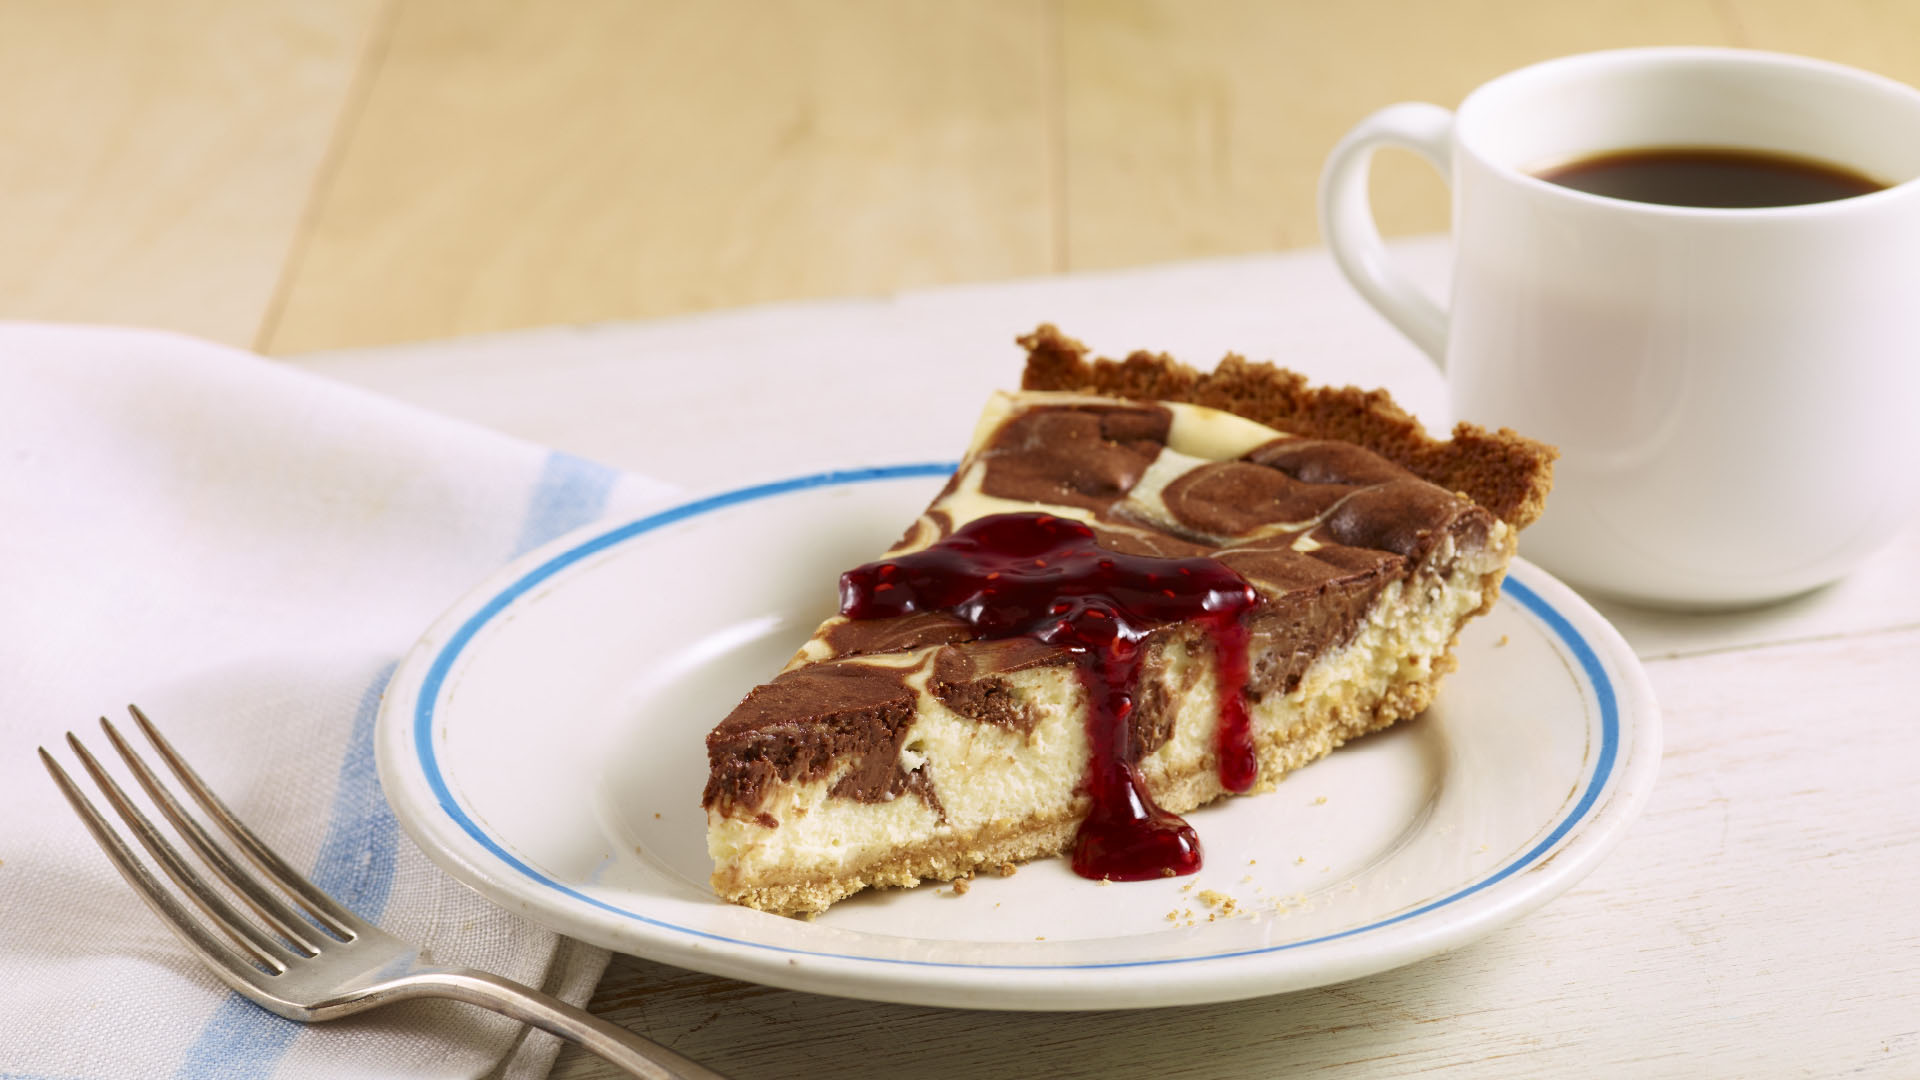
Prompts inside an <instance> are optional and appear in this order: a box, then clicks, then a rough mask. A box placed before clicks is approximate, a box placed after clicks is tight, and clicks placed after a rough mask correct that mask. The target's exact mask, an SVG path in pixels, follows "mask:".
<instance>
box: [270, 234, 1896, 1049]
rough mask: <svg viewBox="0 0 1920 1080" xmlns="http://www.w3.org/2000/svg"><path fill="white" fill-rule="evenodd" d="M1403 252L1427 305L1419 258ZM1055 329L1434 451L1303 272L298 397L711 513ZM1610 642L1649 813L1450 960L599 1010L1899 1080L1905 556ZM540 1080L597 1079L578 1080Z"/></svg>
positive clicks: (617, 335)
mask: <svg viewBox="0 0 1920 1080" xmlns="http://www.w3.org/2000/svg"><path fill="white" fill-rule="evenodd" d="M1402 250H1403V254H1404V255H1405V256H1406V257H1407V258H1408V259H1410V260H1411V261H1412V263H1413V264H1414V265H1415V266H1416V268H1417V269H1418V270H1419V271H1420V272H1422V273H1423V274H1424V275H1425V276H1426V277H1427V279H1428V280H1429V281H1430V282H1431V283H1434V284H1438V283H1439V282H1440V279H1441V278H1442V277H1443V276H1444V274H1443V271H1442V269H1441V268H1442V264H1443V261H1444V249H1443V247H1442V246H1441V245H1439V244H1438V243H1435V242H1431V241H1427V242H1414V243H1411V244H1408V245H1404V246H1403V249H1402ZM1041 319H1049V320H1052V321H1055V322H1057V323H1059V324H1060V325H1061V326H1062V327H1063V328H1064V329H1066V330H1067V331H1068V332H1069V333H1073V334H1076V335H1077V336H1081V337H1083V338H1084V339H1086V340H1087V341H1088V342H1089V343H1090V344H1092V345H1094V346H1095V347H1096V348H1097V349H1099V350H1100V351H1102V352H1103V353H1107V354H1113V353H1116V352H1119V351H1123V350H1125V349H1127V348H1130V347H1134V346H1151V347H1155V348H1164V349H1167V350H1169V351H1172V352H1174V353H1175V354H1176V355H1180V356H1182V357H1183V358H1186V359H1189V360H1191V361H1193V362H1195V363H1198V364H1201V365H1207V364H1211V363H1212V362H1213V361H1214V360H1215V359H1217V358H1218V356H1219V354H1220V353H1221V352H1223V351H1224V350H1226V349H1228V348H1235V349H1238V350H1240V351H1243V352H1246V353H1248V354H1250V355H1252V356H1254V357H1255V358H1276V359H1279V360H1281V361H1283V362H1285V363H1288V364H1289V365H1291V366H1294V367H1296V368H1299V369H1301V370H1304V371H1307V372H1308V373H1310V374H1312V375H1314V376H1315V377H1317V378H1320V379H1323V380H1334V381H1338V382H1355V383H1360V384H1365V385H1385V386H1388V387H1390V388H1392V389H1393V391H1394V392H1395V394H1396V396H1397V397H1399V398H1400V399H1401V400H1402V401H1403V402H1404V403H1406V404H1408V405H1409V406H1410V407H1411V408H1413V409H1414V410H1415V411H1416V412H1417V413H1419V414H1420V415H1421V416H1422V417H1424V418H1426V419H1427V421H1428V423H1429V425H1430V426H1439V425H1441V424H1443V423H1445V422H1447V421H1448V417H1447V413H1446V406H1445V398H1444V388H1443V386H1442V385H1441V383H1440V381H1439V378H1438V376H1437V375H1436V374H1435V373H1434V372H1432V371H1431V370H1430V369H1428V368H1427V367H1426V366H1425V363H1424V361H1423V360H1421V359H1420V358H1419V357H1418V356H1417V354H1415V353H1414V352H1413V350H1412V348H1411V347H1410V346H1407V345H1405V344H1404V343H1402V342H1400V341H1399V340H1397V339H1396V338H1395V337H1394V336H1393V334H1392V332H1391V331H1389V330H1387V329H1386V328H1385V327H1384V326H1383V325H1382V324H1380V323H1379V322H1378V321H1377V320H1375V319H1374V318H1372V317H1371V315H1370V314H1369V313H1367V312H1366V311H1365V310H1364V309H1363V308H1362V307H1361V306H1360V304H1359V302H1358V301H1357V300H1355V299H1353V298H1352V297H1351V296H1349V295H1348V294H1347V293H1346V291H1345V290H1344V288H1343V287H1342V286H1341V285H1339V283H1338V282H1336V280H1335V277H1334V274H1333V271H1332V269H1331V266H1330V264H1329V263H1328V262H1327V261H1326V260H1325V258H1324V256H1322V255H1319V254H1317V253H1301V254H1295V255H1287V256H1276V257H1261V258H1251V259H1239V260H1229V261H1221V262H1213V263H1205V264H1189V265H1184V266H1179V267H1169V268H1162V269H1154V270H1145V271H1129V272H1124V273H1118V274H1111V275H1082V276H1076V277H1071V278H1059V279H1050V280H1037V281H1030V282H1019V283H1011V284H1002V285H992V286H978V287H966V288H957V289H945V290H939V291H934V292H926V293H919V294H908V295H904V296H899V297H891V298H885V299H876V300H872V301H854V302H836V303H829V304H819V305H802V306H790V307H782V308H771V309H760V310H756V311H750V312H741V313H732V314H719V315H711V316H699V317H694V318H686V319H676V320H670V321H666V322H661V323H654V324H643V325H626V326H606V327H596V328H583V329H555V330H544V331H531V332H524V333H515V334H509V335H503V336H499V337H493V338H483V339H471V340H467V341H456V342H445V343H438V344H433V345H427V346H414V347H407V348H392V349H379V350H366V351H359V352H350V353H335V354H315V355H309V356H305V357H297V358H295V359H294V361H293V362H294V363H296V364H298V365H300V366H302V367H306V368H308V369H310V370H313V371H317V372H320V373H324V374H327V375H330V376H333V377H336V378H340V379H344V380H346V381H349V382H353V383H358V384H361V385H363V386H367V387H369V388H372V389H375V390H378V391H381V392H383V393H388V394H392V395H394V396H397V397H401V398H404V399H408V400H412V401H415V402H418V403H420V404H422V405H425V406H427V407H429V408H433V409H435V410H438V411H442V412H447V413H452V414H454V415H458V416H463V417H467V418H469V419H472V420H475V421H477V422H479V423H482V424H486V425H489V426H492V427H495V428H499V429H501V430H505V431H508V432H510V433H514V434H518V435H522V436H524V437H527V438H529V439H533V440H537V441H540V442H544V443H547V444H550V445H554V446H557V447H560V448H563V449H567V450H571V451H574V452H576V453H581V454H585V455H588V456H592V457H595V458H598V459H600V460H603V461H606V462H608V463H610V464H614V465H618V466H622V467H625V468H629V469H633V470H635V471H639V472H643V473H647V474H649V475H652V476H655V477H659V478H662V479H666V480H669V481H673V482H675V483H679V484H683V485H686V486H688V487H689V488H705V487H718V486H722V485H726V486H732V485H734V484H737V483H740V482H742V481H746V480H751V479H760V478H769V477H775V476H781V475H791V474H794V473H799V472H804V471H808V470H810V469H814V468H821V467H831V466H836V465H846V464H856V463H868V462H872V461H875V460H877V458H876V455H879V456H881V457H884V458H885V459H887V460H924V459H939V458H946V457H951V456H952V455H953V454H954V453H955V452H956V450H957V448H958V447H959V446H960V445H961V444H962V442H963V440H964V438H965V435H966V433H967V431H968V430H969V429H970V427H971V425H972V422H973V418H974V415H975V411H976V409H977V408H978V406H979V403H980V401H981V400H982V399H983V398H984V395H985V394H986V393H987V392H988V391H989V390H990V389H992V388H994V387H997V386H1002V385H1007V384H1010V383H1011V382H1012V381H1013V380H1015V379H1016V378H1017V363H1018V355H1017V352H1016V350H1015V349H1014V348H1013V346H1012V344H1011V338H1012V337H1013V335H1014V334H1016V333H1018V332H1022V331H1024V330H1026V329H1029V328H1031V327H1032V325H1033V324H1034V323H1035V322H1037V321H1039V320H1041ZM822 386H826V387H832V388H834V393H832V394H830V395H824V396H823V395H822V394H821V393H819V392H818V389H819V388H820V387H822ZM796 401H803V402H807V403H808V404H807V406H806V407H805V408H798V409H797V408H795V407H793V404H792V403H794V402H796ZM876 448H878V449H876ZM1790 497H1791V496H1790V494H1783V499H1785V498H1790ZM1550 511H1551V503H1549V512H1550ZM1601 607H1602V610H1603V611H1605V612H1606V613H1607V614H1608V615H1609V617H1610V618H1612V619H1614V621H1615V624H1616V625H1617V626H1618V627H1619V628H1620V629H1621V631H1622V632H1623V633H1624V634H1625V635H1626V637H1627V638H1628V640H1629V641H1630V642H1631V643H1632V644H1633V645H1634V647H1635V649H1636V650H1637V651H1638V652H1639V653H1640V655H1641V657H1642V658H1643V659H1644V660H1645V662H1646V665H1647V668H1648V671H1649V672H1650V674H1651V676H1652V680H1653V683H1654V686H1655V688H1656V690H1657V692H1658V694H1659V697H1660V702H1661V705H1662V708H1663V710H1664V715H1665V740H1666V753H1665V759H1664V762H1663V766H1662V775H1661V779H1660V783H1659V785H1658V787H1657V788H1656V790H1655V792H1654V795H1653V799H1652V802H1651V804H1650V805H1649V806H1648V808H1647V811H1646V813H1645V815H1644V817H1643V818H1642V819H1641V820H1640V821H1639V822H1638V824H1637V825H1636V826H1635V827H1634V829H1633V830H1632V832H1631V833H1630V834H1629V836H1628V837H1627V839H1626V840H1625V842H1624V843H1622V845H1621V846H1620V848H1619V849H1618V850H1617V851H1616V852H1615V853H1614V854H1613V855H1612V856H1611V858H1610V859H1609V860H1608V861H1607V862H1606V863H1605V864H1603V865H1602V866H1601V867H1600V869H1599V870H1597V871H1596V872H1595V873H1594V874H1593V875H1592V876H1591V877H1589V878H1587V879H1586V880H1585V881H1584V882H1582V883H1581V884H1580V885H1579V886H1577V887H1575V888H1574V889H1573V890H1572V891H1570V892H1568V893H1566V894H1565V895H1563V896H1561V897H1560V898H1559V899H1557V900H1555V901H1553V902H1552V903H1550V904H1549V905H1548V906H1547V907H1546V908H1544V909H1543V910H1541V911H1539V912H1538V913H1536V914H1534V915H1532V916H1529V917H1528V918H1526V919H1524V920H1522V921H1521V922H1519V923H1517V924H1514V925H1511V926H1509V927H1507V928H1505V929H1502V930H1500V931H1497V932H1495V933H1494V934H1492V935H1490V936H1489V937H1487V938H1485V939H1483V940H1481V941H1479V942H1477V943H1475V944H1473V945H1470V946H1468V947H1466V948H1463V949H1461V950H1459V951H1457V952H1454V953H1452V954H1449V955H1445V956H1441V957H1438V958H1435V959H1432V960H1429V961H1426V962H1423V963H1418V964H1414V965H1412V966H1409V967H1405V968H1402V969H1399V970H1396V971H1391V972H1387V973H1385V974H1382V975H1378V976H1374V977H1371V978H1367V979H1362V980H1359V981H1356V982H1351V983H1347V984H1344V985H1339V986H1331V987H1326V988H1322V989H1318V990H1310V991H1304V992H1301V993H1296V994H1289V995H1284V996H1279V997H1271V998H1263V999H1258V1000H1252V1001H1244V1002H1238V1003H1233V1004H1225V1005H1214V1006H1205V1007H1189V1008H1178V1009H1158V1010H1146V1011H1137V1012H1103V1013H1060V1014H1042V1013H994V1012H961V1011H950V1010H941V1009H929V1008H918V1007H906V1006H895V1005H886V1004H875V1003H871V1002H860V1001H850V1000H841V999H836V998H829V997H822V996H818V995H812V994H805V993H797V992H792V991H785V990H775V989H770V988H766V987H760V986H755V985H750V984H745V983H739V982H734V981H732V980H728V979H722V978H716V977H712V976H707V975H701V974H696V973H692V972H686V971H681V970H677V969H674V968H669V967H666V966H663V965H659V964H654V963H650V962H647V961H644V960H638V959H633V958H624V957H623V958H616V959H615V961H614V963H613V966H612V967H611V969H610V970H609V972H608V975H607V977H606V979H605V980H604V981H603V983H602V984H601V988H600V991H599V993H598V995H597V997H596V999H595V1002H594V1005H593V1009H594V1011H595V1012H598V1013H601V1014H603V1015H607V1016H610V1017H612V1018H614V1019H615V1020H617V1021H619V1022H621V1023H625V1024H628V1025H630V1026H632V1027H634V1028H636V1029H638V1030H641V1031H644V1032H646V1033H648V1034H649V1035H651V1036H653V1037H654V1038H656V1039H659V1040H661V1041H663V1042H665V1043H667V1044H669V1045H671V1046H673V1047H675V1048H676V1049H678V1050H680V1051H681V1052H683V1053H686V1054H688V1055H691V1056H692V1057H694V1058H696V1059H700V1060H702V1061H705V1062H707V1063H709V1064H711V1065H713V1066H715V1067H717V1068H719V1069H721V1070H723V1071H726V1072H728V1073H729V1074H731V1075H733V1076H735V1077H739V1078H742V1080H748V1078H756V1077H788V1076H844V1077H866V1076H873V1077H881V1076H885V1077H890V1078H891V1077H897V1076H900V1075H903V1074H904V1075H913V1076H927V1077H949V1076H951V1077H973V1076H1087V1077H1099V1078H1102V1080H1113V1078H1120V1077H1161V1076H1166V1077H1175V1076H1178V1077H1239V1076H1280V1075H1288V1076H1291V1075H1314V1076H1336V1077H1361V1076H1367V1077H1373V1076H1408V1075H1421V1076H1426V1075H1438V1074H1444V1075H1448V1076H1460V1077H1509V1076H1511V1077H1538V1076H1589V1075H1591V1076H1636V1077H1638V1076H1685V1077H1695V1076H1705V1077H1776V1076H1777V1077H1800V1076H1841V1075H1846V1076H1853V1075H1861V1076H1872V1077H1898V1078H1909V1080H1911V1078H1915V1077H1920V792H1917V791H1916V788H1915V777H1916V775H1917V774H1920V703H1917V700H1920V695H1916V693H1915V691H1914V690H1913V689H1912V685H1913V682H1914V674H1915V672H1916V671H1920V530H1915V531H1910V532H1908V533H1907V534H1905V535H1904V536H1902V537H1900V538H1899V539H1897V540H1896V541H1895V542H1894V543H1893V545H1892V546H1891V547H1889V548H1888V549H1887V550H1886V551H1885V552H1883V553H1882V554H1881V555H1880V556H1878V557H1876V558H1875V559H1874V560H1873V561H1872V562H1871V563H1870V564H1868V565H1867V566H1865V567H1864V568H1862V569H1861V570H1859V571H1858V572H1856V573H1855V574H1854V575H1853V576H1852V577H1851V578H1849V579H1848V580H1847V581H1845V582H1842V583H1841V584H1839V585H1837V586H1834V587H1831V588H1829V589H1826V590H1823V591H1821V592H1818V593H1815V594H1812V595H1809V596H1806V597H1802V598H1800V599H1798V600H1794V601H1790V602H1788V603H1785V604H1781V605H1776V606H1774V607H1770V608H1765V609H1760V610H1757V611H1751V612H1746V613H1737V614H1722V615H1707V616H1701V615H1692V616H1687V615H1673V614H1660V613H1653V612H1646V611H1636V610H1633V609H1628V608H1623V607H1618V606H1610V605H1604V604H1603V605H1601ZM555 1075H556V1076H559V1077H566V1078H576V1080H577V1078H584V1077H610V1076H613V1075H615V1074H614V1073H613V1072H612V1071H611V1070H609V1069H607V1068H606V1067H604V1066H603V1065H601V1064H600V1063H599V1062H598V1061H596V1060H594V1059H591V1058H587V1057H585V1056H583V1055H579V1054H577V1053H573V1052H568V1053H566V1054H564V1055H563V1056H562V1058H561V1060H560V1064H559V1066H558V1067H557V1069H556V1072H555Z"/></svg>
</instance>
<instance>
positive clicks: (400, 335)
mask: <svg viewBox="0 0 1920 1080" xmlns="http://www.w3.org/2000/svg"><path fill="white" fill-rule="evenodd" d="M1046 11H1047V9H1046V8H1045V7H1044V6H1041V5H1035V4H1029V3H1024V2H1020V0H994V2H990V3H979V4H964V5H947V4H940V3H936V2H933V0H913V2H906V3H896V2H890V0H823V2H819V3H805V4H802V3H747V2H726V3H711V2H687V3H677V2H660V3H650V4H644V5H641V4H630V3H625V2H621V0H603V2H579V3H570V4H564V5H555V4H534V3H523V2H514V0H487V2H484V3H474V2H469V0H406V2H404V3H403V4H402V7H401V11H400V14H399V17H398V19H397V20H396V23H395V26H394V30H393V35H392V42H391V47H390V48H389V49H388V50H387V52H386V58H385V60H384V62H383V64H382V66H381V70H380V71H379V72H378V73H377V76H376V77H375V79H374V81H373V83H372V86H371V88H370V91H369V99H368V103H367V108H366V110H365V114H364V116H363V118H362V119H361V121H360V122H359V123H358V124H357V125H356V127H355V129H354V130H353V131H352V133H351V134H350V135H349V137H348V138H347V140H346V142H345V144H344V146H343V147H342V149H341V152H340V153H341V164H340V169H339V171H338V173H337V175H336V176H335V177H334V178H333V180H332V182H331V183H330V184H329V186H328V188H327V190H326V191H325V193H324V194H323V196H322V198H321V200H320V204H319V206H318V208H317V210H316V213H315V216H314V227H313V229H312V232H311V234H310V235H309V236H308V237H307V238H306V244H305V249H304V252H303V254H302V256H301V258H300V259H299V260H298V262H297V263H296V264H295V265H293V266H292V267H291V268H290V270H289V271H288V273H289V278H288V286H287V290H286V295H287V300H286V304H285V306H284V310H283V311H281V312H280V314H279V316H278V318H277V320H276V321H275V323H274V325H273V326H272V328H271V331H270V332H269V333H268V334H267V335H266V336H265V338H264V345H265V348H266V350H267V351H270V352H275V353H286V352H298V351H303V350H309V349H318V348H330V347H340V346H349V345H356V344H366V343H372V342H383V341H404V340H413V339H420V338H432V337H441V336H446V335H449V334H458V333H471V332H475V331H486V330H496V329H502V328H507V327H519V326H529V325H539V324H546V323H555V322H579V321H592V320H601V319H616V318H637V317H645V316H650V315H661V314H667V313H671V312H682V311H689V310H698V309H704V308H712V307H720V306H725V305H734V304H745V303H752V302H756V301H764V300H774V299H784V298H791V297H804V296H820V295H830V294H844V293H859V292H869V291H880V290H886V289H895V288H900V287H902V286H909V285H919V284H928V283H934V282H944V281H956V280H970V279H984V278H997V277H1006V276H1010V275H1020V274H1034V273H1040V272H1043V271H1046V270H1050V269H1053V268H1054V266H1055V260H1054V257H1053V251H1052V247H1053V235H1052V232H1051V229H1050V227H1049V221H1050V214H1051V204H1052V200H1053V197H1054V196H1053V192H1052V189H1051V186H1050V185H1051V183H1052V179H1051V168H1052V165H1051V158H1050V156H1049V150H1048V148H1049V145H1050V140H1051V132H1050V128H1049V112H1048V108H1047V93H1046V57H1047V55H1048V52H1047V49H1048V42H1049V41H1050V38H1049V35H1048V32H1047V25H1046V19H1045V15H1046Z"/></svg>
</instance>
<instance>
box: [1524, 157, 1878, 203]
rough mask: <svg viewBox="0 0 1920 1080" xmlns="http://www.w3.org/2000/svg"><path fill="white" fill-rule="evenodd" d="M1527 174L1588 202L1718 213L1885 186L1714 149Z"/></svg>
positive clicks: (1824, 168)
mask: <svg viewBox="0 0 1920 1080" xmlns="http://www.w3.org/2000/svg"><path fill="white" fill-rule="evenodd" d="M1534 175H1535V176H1538V177H1539V178H1540V179H1542V180H1546V181H1549V182H1551V183H1555V184H1559V185H1560V186H1562V187H1569V188H1573V189H1574V190H1575V191H1584V192H1587V193H1588V194H1591V195H1605V196H1608V197H1609V198H1615V199H1627V200H1630V201H1632V202H1643V203H1657V204H1660V205H1664V206H1704V207H1715V208H1720V209H1751V208H1757V207H1766V206H1803V205H1806V204H1808V203H1823V202H1832V201H1834V200H1836V199H1848V198H1852V197H1853V196H1855V195H1867V194H1871V193H1873V192H1875V191H1880V190H1882V189H1884V188H1885V187H1886V186H1887V185H1885V184H1883V183H1881V182H1879V181H1878V180H1874V179H1872V178H1871V177H1867V176H1863V175H1861V174H1860V173H1857V172H1854V171H1853V170H1852V169H1848V168H1845V167H1843V166H1840V165H1834V164H1831V163H1828V162H1824V161H1816V160H1814V159H1811V158H1803V157H1792V156H1789V155H1785V154H1776V153H1772V152H1770V151H1765V150H1742V149H1722V148H1717V147H1651V148H1646V149H1638V150H1618V151H1612V152H1609V153H1605V154H1596V155H1594V156H1592V157H1586V158H1581V159H1579V160H1577V161H1573V162H1570V163H1567V164H1564V165H1556V166H1554V167H1552V168H1549V169H1542V170H1540V171H1538V172H1536V173H1535V174H1534Z"/></svg>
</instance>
